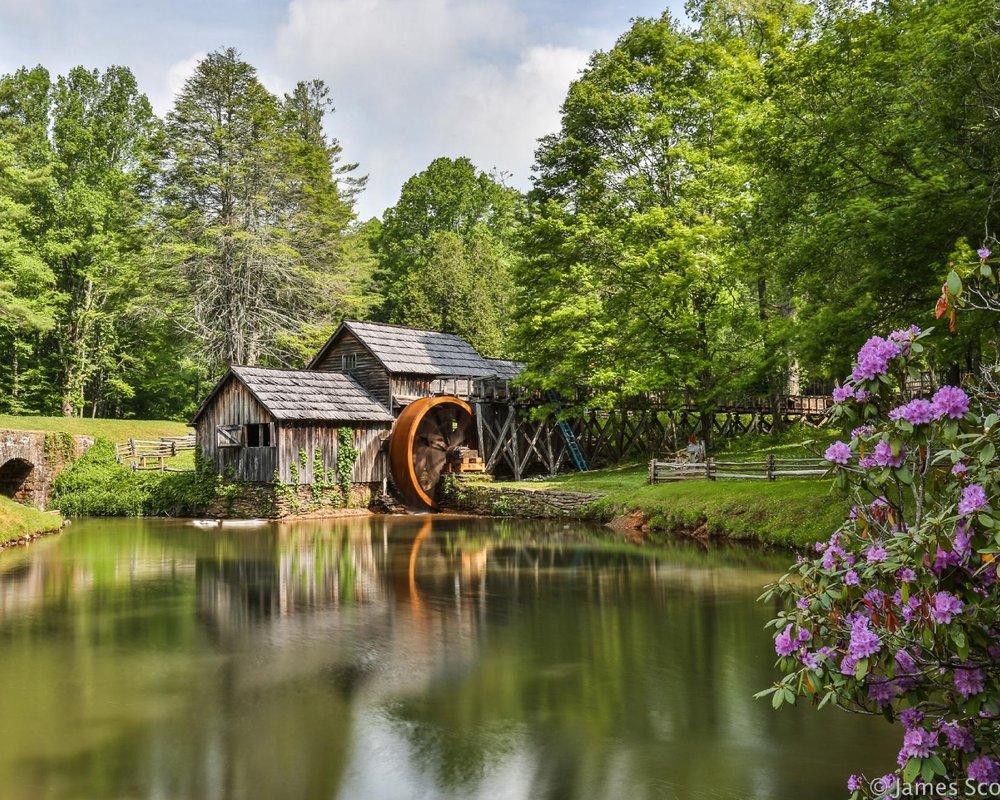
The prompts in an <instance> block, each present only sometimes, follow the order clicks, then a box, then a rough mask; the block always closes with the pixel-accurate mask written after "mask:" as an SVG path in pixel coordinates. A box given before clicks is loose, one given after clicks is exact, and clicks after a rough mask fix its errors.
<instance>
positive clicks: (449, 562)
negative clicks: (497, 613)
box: [387, 517, 489, 624]
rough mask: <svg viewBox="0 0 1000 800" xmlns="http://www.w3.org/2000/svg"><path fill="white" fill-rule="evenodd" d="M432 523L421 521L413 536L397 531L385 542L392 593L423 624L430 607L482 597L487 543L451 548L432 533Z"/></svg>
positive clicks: (438, 607)
mask: <svg viewBox="0 0 1000 800" xmlns="http://www.w3.org/2000/svg"><path fill="white" fill-rule="evenodd" d="M433 527H434V523H433V521H432V519H431V518H429V517H428V518H427V519H425V520H424V521H423V523H422V524H421V526H420V529H419V530H418V531H417V532H416V534H415V535H414V536H413V538H412V539H409V538H408V537H406V536H402V535H398V534H397V535H396V536H395V537H394V538H393V539H391V540H389V541H388V545H387V555H388V563H387V567H388V569H387V577H388V579H389V583H390V585H391V586H392V594H393V596H394V597H395V598H396V600H397V601H399V602H401V603H405V604H406V605H407V606H408V607H409V609H410V613H411V616H412V618H413V620H414V621H415V622H418V623H422V624H426V623H427V622H428V620H429V619H430V617H431V616H433V614H432V610H433V609H442V610H443V608H444V606H445V605H447V606H448V607H450V608H454V607H455V601H456V599H458V600H459V607H460V608H461V607H464V606H466V605H468V604H469V603H470V601H472V600H473V598H479V597H485V592H486V565H487V560H488V554H489V547H487V546H482V547H480V548H478V549H476V550H471V551H470V550H466V549H465V548H455V549H453V550H452V551H451V552H449V550H448V549H447V548H446V546H445V544H444V543H442V542H441V541H440V540H435V539H433V538H432V537H431V532H432V530H433Z"/></svg>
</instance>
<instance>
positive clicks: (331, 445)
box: [271, 422, 337, 483]
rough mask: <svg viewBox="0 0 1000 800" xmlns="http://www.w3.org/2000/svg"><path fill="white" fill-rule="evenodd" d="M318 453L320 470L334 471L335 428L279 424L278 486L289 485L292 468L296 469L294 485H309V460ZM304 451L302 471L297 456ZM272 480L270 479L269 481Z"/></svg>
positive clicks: (289, 423)
mask: <svg viewBox="0 0 1000 800" xmlns="http://www.w3.org/2000/svg"><path fill="white" fill-rule="evenodd" d="M316 448H319V449H320V450H321V451H322V461H323V469H334V470H336V468H337V428H336V427H335V426H334V425H332V424H330V423H323V422H283V423H282V424H281V427H280V428H279V429H278V463H279V464H280V467H279V469H280V473H279V474H280V475H281V482H282V483H293V482H294V480H293V475H292V465H293V464H295V465H297V467H298V483H312V482H313V457H314V453H315V452H316ZM303 450H304V451H305V453H306V458H305V462H306V464H305V468H304V469H303V467H302V464H301V462H300V452H301V451H303ZM273 478H274V476H273V475H272V476H271V480H273Z"/></svg>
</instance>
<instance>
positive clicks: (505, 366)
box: [486, 358, 524, 380]
mask: <svg viewBox="0 0 1000 800" xmlns="http://www.w3.org/2000/svg"><path fill="white" fill-rule="evenodd" d="M486 363H487V364H489V365H490V367H491V368H492V369H493V372H494V374H495V375H496V376H497V377H498V378H505V379H509V380H513V379H514V378H516V377H517V376H518V375H520V374H521V372H522V371H523V370H524V364H523V363H521V362H520V361H508V360H507V359H505V358H487V359H486Z"/></svg>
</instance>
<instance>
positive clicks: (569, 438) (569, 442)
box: [545, 389, 587, 472]
mask: <svg viewBox="0 0 1000 800" xmlns="http://www.w3.org/2000/svg"><path fill="white" fill-rule="evenodd" d="M545 397H546V399H547V400H548V401H549V402H550V403H553V404H554V408H553V411H552V413H553V414H555V417H556V423H557V424H558V425H559V431H560V432H561V433H562V435H563V439H565V440H566V446H567V447H568V448H569V454H570V456H571V457H572V458H573V463H574V464H576V468H577V469H578V470H580V472H586V471H587V461H586V459H585V458H584V457H583V451H582V450H580V444H579V442H577V440H576V434H575V433H573V429H572V428H571V427H570V426H569V423H568V422H567V421H566V420H564V419H560V417H559V414H560V413H561V412H562V406H561V405H560V403H559V395H557V394H556V393H555V392H554V391H553V390H552V389H549V391H547V392H546V393H545Z"/></svg>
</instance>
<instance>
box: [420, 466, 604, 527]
mask: <svg viewBox="0 0 1000 800" xmlns="http://www.w3.org/2000/svg"><path fill="white" fill-rule="evenodd" d="M438 496H439V501H438V504H439V506H440V508H441V510H442V511H452V512H456V513H461V514H478V515H480V516H487V517H534V518H541V519H558V518H561V517H571V518H575V519H581V518H591V517H596V513H592V512H591V506H592V504H593V503H594V501H595V500H599V499H600V498H601V497H602V495H599V494H589V493H586V492H562V491H557V490H554V489H528V488H524V487H520V486H519V487H511V486H504V485H503V484H502V483H483V482H478V481H476V482H473V481H465V480H455V479H448V477H447V476H446V478H445V479H444V480H443V481H442V483H441V486H440V489H439V492H438Z"/></svg>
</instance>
